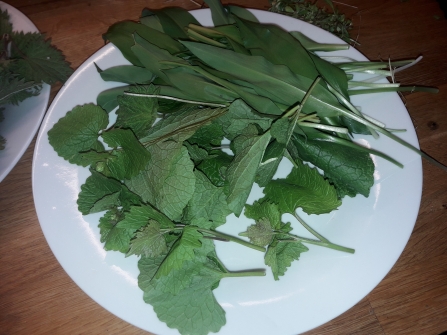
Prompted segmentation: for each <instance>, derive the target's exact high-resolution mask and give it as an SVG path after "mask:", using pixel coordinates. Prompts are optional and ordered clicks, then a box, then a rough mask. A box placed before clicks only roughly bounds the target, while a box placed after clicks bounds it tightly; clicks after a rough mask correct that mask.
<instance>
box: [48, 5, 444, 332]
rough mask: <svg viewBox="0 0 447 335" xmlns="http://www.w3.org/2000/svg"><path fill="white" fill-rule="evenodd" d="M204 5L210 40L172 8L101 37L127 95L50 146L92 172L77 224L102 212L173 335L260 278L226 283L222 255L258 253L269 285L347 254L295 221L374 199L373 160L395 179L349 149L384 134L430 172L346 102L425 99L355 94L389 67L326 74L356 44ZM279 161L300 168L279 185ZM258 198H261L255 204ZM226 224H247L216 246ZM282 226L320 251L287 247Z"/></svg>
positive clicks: (107, 100)
mask: <svg viewBox="0 0 447 335" xmlns="http://www.w3.org/2000/svg"><path fill="white" fill-rule="evenodd" d="M207 3H208V4H209V5H210V8H211V14H212V18H213V21H214V25H215V27H213V28H210V27H204V26H201V25H200V24H199V22H198V21H197V20H196V19H195V18H194V17H193V16H192V15H191V14H190V13H189V12H187V11H185V10H182V9H179V8H165V9H163V10H158V11H151V10H147V9H145V10H143V13H142V16H141V19H140V22H138V23H137V22H133V21H122V22H119V23H116V24H114V25H112V26H111V27H110V28H109V29H108V31H107V32H106V33H105V34H104V36H103V37H104V39H105V40H106V41H110V42H111V43H113V44H114V45H115V46H116V47H117V48H118V49H119V50H120V52H121V53H122V54H123V55H124V57H125V58H126V59H127V60H128V61H129V62H130V64H129V65H122V66H115V67H111V68H108V69H101V67H100V66H99V65H98V64H96V68H97V70H98V73H99V75H100V76H101V77H102V79H103V80H105V81H113V82H120V83H123V84H124V86H119V87H116V88H112V89H109V90H106V91H103V92H101V93H100V94H99V95H98V97H97V103H96V104H85V105H82V106H77V107H75V108H74V109H73V110H71V111H69V112H68V113H67V114H66V115H65V116H64V117H63V118H61V119H60V120H59V121H58V122H57V123H56V124H55V125H54V126H53V128H52V129H51V130H50V131H49V132H48V138H49V142H50V144H51V145H52V146H53V148H54V149H55V151H56V152H57V154H58V155H59V156H61V157H63V158H64V159H66V160H67V161H69V162H70V163H72V164H77V165H79V166H83V167H89V169H90V173H91V174H90V176H89V177H88V178H87V180H86V181H85V183H84V184H83V185H82V186H81V192H80V194H79V197H78V200H77V205H78V209H79V211H80V212H81V213H82V214H83V215H88V214H92V213H99V212H102V213H103V216H102V217H101V219H100V222H99V228H100V234H101V241H102V242H103V243H104V247H105V249H106V250H115V251H119V252H122V253H123V254H125V255H126V256H130V255H136V256H138V257H139V261H138V266H139V270H140V275H139V277H138V283H139V286H140V288H141V289H142V290H143V292H144V296H143V298H144V300H145V301H146V302H147V303H149V304H151V305H152V306H153V308H154V311H155V313H156V314H157V316H158V317H159V319H160V320H161V321H162V322H165V323H166V324H167V325H168V326H169V327H171V328H176V329H178V330H179V332H180V333H181V334H197V335H204V334H208V333H209V332H218V331H219V329H220V328H221V327H222V326H223V325H224V324H225V322H226V321H225V312H224V310H223V309H222V307H221V306H220V305H219V303H218V302H217V301H216V299H215V298H214V295H213V290H214V289H215V288H217V287H218V285H219V282H220V280H222V279H224V278H230V277H231V278H234V277H241V276H263V275H264V274H265V273H264V271H242V272H231V271H229V270H228V269H227V268H226V267H225V265H224V264H223V263H222V262H221V260H219V258H218V256H217V254H216V251H215V246H214V243H213V241H227V242H231V243H238V244H240V245H242V246H245V247H248V248H252V249H254V250H258V251H260V252H263V253H264V260H265V264H266V265H267V266H269V267H270V269H271V271H272V274H273V278H274V279H276V280H278V279H279V278H280V277H281V276H283V275H285V274H286V272H287V269H288V268H289V267H290V266H291V265H292V263H293V262H294V261H296V260H298V259H299V258H300V255H301V254H302V253H303V252H307V251H308V247H307V246H306V245H309V244H313V245H318V246H322V247H327V248H331V249H334V250H338V251H342V252H347V253H354V250H353V249H351V248H348V247H344V246H340V245H338V244H335V243H333V242H331V241H329V240H328V239H327V238H325V237H324V236H322V235H321V234H319V233H318V232H317V231H315V230H314V229H313V228H311V227H310V226H309V225H308V224H307V223H306V222H304V221H303V220H302V219H301V218H300V217H299V216H298V215H297V209H298V208H301V209H302V210H303V211H304V212H305V213H307V214H323V213H329V212H331V211H333V210H335V209H337V208H338V207H339V206H340V205H341V204H342V200H343V198H344V197H346V196H349V197H354V196H357V195H363V196H365V197H367V196H369V192H370V189H371V187H372V186H373V184H374V177H373V173H374V164H373V161H372V159H371V156H370V155H371V154H374V155H378V156H380V157H383V158H385V159H387V160H389V161H390V162H392V163H393V164H396V165H398V166H399V167H402V165H401V164H400V163H399V162H396V161H395V160H394V159H393V158H391V157H388V156H386V155H384V154H382V153H380V152H377V151H374V150H372V149H370V148H366V147H363V146H360V145H357V144H356V143H355V142H353V141H352V136H351V135H352V134H354V133H356V134H358V133H361V134H368V135H374V136H376V137H377V135H378V133H381V134H384V135H386V136H389V137H391V138H392V139H394V140H396V141H397V142H398V143H401V144H403V145H404V146H406V147H407V148H409V149H411V150H414V151H416V152H417V153H419V154H421V155H423V156H424V157H426V158H427V159H430V160H431V161H432V162H434V160H433V159H432V158H430V157H428V156H426V155H425V154H424V153H422V152H420V151H419V150H418V149H417V148H415V147H413V146H411V145H410V144H408V143H406V142H404V141H402V140H401V139H400V138H399V137H397V136H396V135H394V134H393V133H392V132H390V131H389V130H388V129H386V128H385V127H384V125H382V124H381V123H380V122H378V121H376V120H374V119H371V118H370V117H366V116H364V115H363V114H362V113H361V112H360V111H359V110H358V109H356V108H355V107H354V106H353V105H352V104H351V103H350V96H351V95H353V94H361V93H371V92H376V91H377V92H382V91H390V90H392V91H398V90H407V89H408V90H413V91H414V90H426V88H418V87H411V88H406V87H400V86H399V85H396V84H388V85H387V84H375V83H371V82H356V81H352V80H350V79H352V73H353V72H356V71H359V72H365V71H367V72H368V73H376V74H377V75H379V76H384V75H385V76H386V75H389V69H388V66H389V63H382V62H352V61H350V62H346V63H338V64H331V63H329V62H327V61H325V60H323V59H322V58H320V57H318V56H317V55H316V54H315V51H321V50H325V51H330V50H339V49H344V48H347V47H348V46H347V45H333V44H330V45H327V44H318V43H315V42H314V41H312V40H311V39H309V38H308V37H306V36H304V35H303V34H300V33H299V32H290V33H289V32H286V31H284V30H282V29H280V28H279V27H277V26H275V25H267V24H261V23H259V22H258V21H257V20H256V18H255V17H254V16H253V15H252V14H251V12H249V11H247V10H245V9H243V8H240V7H236V6H227V7H223V5H222V4H221V3H220V2H218V1H215V0H213V1H212V0H208V1H207ZM407 63H411V61H402V62H397V63H393V66H394V65H395V66H399V65H402V64H407ZM429 91H433V90H430V89H429ZM434 91H435V90H434ZM282 161H288V162H289V163H290V165H292V166H293V167H292V168H291V172H290V173H289V174H288V175H287V176H282V177H281V176H280V177H279V178H276V177H275V174H276V172H277V171H278V166H279V164H280V163H281V162H282ZM308 163H311V164H308ZM435 163H436V162H435ZM437 164H438V165H439V163H437ZM311 165H313V166H315V167H312V166H311ZM317 168H319V169H320V170H321V171H322V172H320V171H319V170H317ZM254 184H257V185H259V186H260V187H262V188H263V195H262V197H261V198H259V199H257V200H256V201H254V202H253V203H251V204H247V199H248V197H249V195H250V193H251V191H252V188H253V186H254ZM231 214H232V215H235V216H236V217H240V216H242V215H244V216H245V217H247V218H249V219H251V220H252V225H250V226H249V227H247V228H246V231H244V232H241V233H240V236H242V237H245V239H242V238H240V237H236V236H230V235H228V234H224V233H222V232H220V231H218V228H219V227H221V226H222V225H224V224H225V222H226V220H227V217H228V216H229V215H231ZM283 214H291V215H293V216H294V217H295V218H296V219H297V220H298V222H299V223H301V225H302V226H303V227H305V228H306V229H307V230H308V231H309V232H310V233H311V234H312V235H313V236H314V238H307V237H302V236H297V235H295V234H293V233H292V229H293V228H292V225H291V223H290V222H284V221H283V219H282V218H283V216H284V215H283ZM241 230H243V228H241Z"/></svg>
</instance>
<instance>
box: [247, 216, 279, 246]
mask: <svg viewBox="0 0 447 335" xmlns="http://www.w3.org/2000/svg"><path fill="white" fill-rule="evenodd" d="M239 235H240V236H245V237H248V238H249V239H250V242H251V243H253V244H256V245H259V246H261V247H264V246H266V245H269V244H270V243H271V242H272V239H273V237H274V236H275V232H274V231H273V230H272V225H271V223H270V220H269V219H267V218H261V219H259V220H256V224H254V225H251V226H249V227H248V228H247V231H245V232H243V233H240V234H239Z"/></svg>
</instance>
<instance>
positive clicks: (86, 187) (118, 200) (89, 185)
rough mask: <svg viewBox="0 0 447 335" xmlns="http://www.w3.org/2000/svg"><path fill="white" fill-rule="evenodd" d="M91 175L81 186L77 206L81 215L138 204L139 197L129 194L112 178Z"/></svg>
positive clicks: (126, 207)
mask: <svg viewBox="0 0 447 335" xmlns="http://www.w3.org/2000/svg"><path fill="white" fill-rule="evenodd" d="M91 172H92V174H91V176H89V177H88V178H87V180H86V181H85V183H84V184H83V185H82V186H81V192H80V193H79V196H78V200H77V204H78V209H79V211H80V212H81V213H82V214H83V215H87V214H91V213H97V212H101V211H103V210H106V209H111V208H115V207H118V206H123V208H124V209H128V208H129V207H130V206H131V205H136V204H139V202H140V197H139V196H137V195H136V194H134V193H132V192H130V191H129V190H128V189H127V187H126V186H125V185H123V184H121V183H120V182H119V181H117V180H116V179H113V178H108V177H106V176H104V175H102V174H101V173H98V172H96V171H91Z"/></svg>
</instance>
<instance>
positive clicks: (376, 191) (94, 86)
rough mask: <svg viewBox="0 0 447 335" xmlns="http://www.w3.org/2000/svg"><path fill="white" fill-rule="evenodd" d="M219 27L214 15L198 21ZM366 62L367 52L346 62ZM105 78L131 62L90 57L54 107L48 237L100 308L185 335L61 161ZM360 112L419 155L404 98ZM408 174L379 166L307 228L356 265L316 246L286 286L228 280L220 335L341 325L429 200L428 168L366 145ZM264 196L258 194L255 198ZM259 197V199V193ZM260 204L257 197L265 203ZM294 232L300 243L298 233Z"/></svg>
mask: <svg viewBox="0 0 447 335" xmlns="http://www.w3.org/2000/svg"><path fill="white" fill-rule="evenodd" d="M253 13H254V14H255V15H256V16H257V17H258V18H259V19H260V20H261V21H263V22H273V23H277V24H278V25H280V26H282V27H284V28H285V29H294V30H301V31H303V32H304V33H306V34H307V35H308V36H310V37H312V38H313V39H315V40H317V41H321V42H322V41H327V42H340V40H339V39H338V38H336V37H334V36H333V35H331V34H329V33H327V32H325V31H323V30H321V29H319V28H316V27H314V26H311V25H309V24H306V23H304V22H301V21H297V20H295V19H292V18H288V17H285V16H280V15H277V14H273V13H269V12H264V11H258V10H255V11H253ZM193 14H194V16H196V17H197V18H198V19H199V21H201V22H202V23H203V24H204V25H211V19H210V15H209V11H208V10H199V11H194V12H193ZM339 53H340V54H344V55H348V56H350V57H352V58H355V59H358V60H365V59H366V58H365V57H364V56H362V55H361V54H360V53H359V52H357V51H355V50H349V51H344V52H339ZM94 62H95V63H97V64H98V65H99V66H100V67H101V68H108V67H110V66H113V65H118V64H124V63H126V61H125V60H124V59H123V57H122V56H121V54H120V53H119V52H118V51H117V50H116V49H115V47H113V46H112V45H107V46H105V47H104V48H102V49H101V50H99V51H98V52H97V53H95V54H94V55H93V56H92V57H90V58H89V59H88V60H87V61H86V62H85V63H84V64H83V65H82V66H81V67H80V68H79V69H78V70H77V71H76V72H75V74H74V75H73V76H72V77H71V78H70V79H69V80H68V82H67V83H66V84H65V86H64V88H63V89H62V90H61V91H60V92H59V94H58V95H57V97H56V98H55V100H54V102H53V103H52V105H51V107H50V109H49V111H48V115H47V116H46V118H45V120H44V122H43V124H42V128H41V130H40V133H39V137H38V142H37V145H36V149H35V155H34V164H33V191H34V201H35V205H36V209H37V214H38V217H39V221H40V224H41V226H42V230H43V232H44V234H45V237H46V239H47V241H48V243H49V245H50V247H51V249H52V250H53V252H54V254H55V255H56V257H57V259H58V261H59V262H60V263H61V265H62V266H63V268H64V269H65V270H66V271H67V273H68V274H69V275H70V277H71V278H72V279H73V280H74V281H75V282H76V283H77V284H78V285H79V286H80V287H81V288H82V289H83V290H84V291H85V292H86V293H87V294H88V295H89V296H90V297H91V298H92V299H94V300H95V301H97V302H98V303H99V304H100V305H102V306H103V307H104V308H106V309H108V310H109V311H110V312H112V313H114V314H115V315H117V316H118V317H120V318H122V319H124V320H126V321H127V322H129V323H131V324H134V325H135V326H138V327H140V328H142V329H145V330H148V331H151V332H154V333H156V334H178V333H177V331H176V330H172V329H169V328H168V327H167V326H166V325H165V324H164V323H162V322H159V321H158V319H157V316H156V315H155V314H154V312H153V310H152V307H151V306H150V305H147V304H145V303H144V302H143V299H142V296H143V293H142V292H141V291H140V289H139V288H138V286H137V276H138V269H137V257H134V256H133V257H129V258H125V257H124V255H122V254H120V253H118V252H105V251H104V250H103V246H102V244H101V243H100V241H99V238H100V237H99V229H98V228H97V225H98V220H99V217H100V216H101V215H88V216H85V217H84V216H82V215H81V214H80V213H79V212H78V210H77V207H76V199H77V196H78V193H79V191H80V186H81V185H82V183H83V182H84V181H85V179H86V178H87V176H88V175H89V172H88V170H87V169H84V168H79V167H77V166H74V165H71V164H69V163H67V162H66V161H64V160H63V159H61V158H60V157H58V156H57V155H56V153H55V152H54V150H53V149H52V147H51V146H50V145H49V143H48V139H47V132H48V130H49V129H51V128H52V126H53V125H54V123H55V122H57V120H58V119H59V118H61V117H63V116H64V115H65V114H66V113H67V111H69V110H71V109H72V108H73V107H74V106H76V105H78V104H84V103H88V102H95V101H96V96H97V94H98V93H99V92H101V91H102V90H104V89H107V88H110V87H112V86H115V85H116V83H105V82H103V81H102V80H101V78H100V76H99V75H98V74H97V72H96V69H95V67H94V65H93V63H94ZM354 103H355V104H356V105H360V106H362V108H363V111H364V112H365V113H366V114H368V115H370V116H373V117H377V118H378V119H380V120H385V122H386V124H387V126H388V127H391V128H406V129H408V131H407V132H406V133H404V134H403V135H402V137H403V138H404V139H405V140H407V141H409V142H410V143H412V144H414V145H416V146H417V145H418V142H417V138H416V134H415V132H414V128H413V126H412V123H411V120H410V117H409V115H408V113H407V111H406V109H405V107H404V105H403V104H402V102H401V100H400V98H399V97H398V95H397V94H394V93H393V94H391V93H389V94H388V93H387V94H380V95H379V96H369V97H363V98H360V97H356V98H355V99H354ZM359 140H360V141H362V143H364V144H365V145H371V146H372V147H374V148H376V149H379V150H382V151H383V152H386V153H388V154H390V155H391V156H393V157H394V158H396V159H397V160H398V161H400V162H401V163H403V164H405V168H404V169H399V168H397V167H395V166H394V165H392V164H391V163H389V162H387V161H384V160H383V159H380V158H376V157H374V158H373V159H374V162H375V165H376V172H375V185H374V187H373V188H372V189H371V194H370V196H369V198H364V197H362V196H358V197H356V198H354V199H352V198H348V199H345V200H344V203H343V205H342V206H341V208H340V209H339V210H337V211H335V212H333V213H331V214H328V215H321V216H311V217H307V216H304V218H305V219H306V220H307V221H308V222H309V223H310V224H311V225H312V226H313V227H314V228H315V229H316V230H317V231H319V232H320V233H321V234H322V235H323V236H325V237H326V238H328V239H329V240H331V241H332V242H334V243H337V244H340V245H343V246H347V247H351V248H355V249H356V253H355V254H354V255H351V254H346V253H342V252H337V251H334V250H329V249H325V248H320V247H316V246H310V247H309V248H310V249H311V250H310V251H309V252H307V253H304V254H303V255H302V256H301V259H300V261H299V262H295V263H294V264H293V266H292V267H291V268H289V270H288V272H287V273H286V275H285V276H284V277H282V278H281V280H280V281H274V280H273V277H272V275H271V273H270V271H269V270H267V273H268V274H267V276H266V277H256V278H238V279H234V278H231V279H224V280H222V281H221V283H220V286H219V287H218V288H217V289H216V290H215V291H214V292H215V295H216V298H217V300H218V302H219V303H220V304H221V305H222V307H223V308H224V309H225V311H226V317H227V324H226V325H225V326H224V327H223V328H222V329H221V331H220V332H219V334H231V335H236V334H258V335H271V334H278V335H281V334H297V333H301V332H304V331H307V330H309V329H312V328H314V327H317V326H319V325H322V324H324V323H325V322H327V321H329V320H331V319H333V318H335V317H337V316H338V315H340V314H341V313H343V312H345V311H346V310H348V309H349V308H350V307H352V306H353V305H355V304H356V303H357V302H358V301H359V300H361V299H362V298H363V297H365V296H366V295H367V294H368V293H369V292H370V291H371V290H372V289H373V288H374V287H375V286H376V285H377V284H378V283H379V282H380V281H381V280H382V279H383V277H384V276H385V275H386V274H387V273H388V271H389V270H390V269H391V267H392V266H393V265H394V263H395V262H396V260H397V259H398V257H399V256H400V254H401V252H402V250H403V249H404V247H405V245H406V243H407V241H408V238H409V237H410V234H411V232H412V229H413V226H414V223H415V220H416V216H417V213H418V208H419V203H420V199H421V188H422V164H421V159H420V158H419V157H418V156H417V155H416V154H414V153H412V152H410V151H409V150H407V149H405V148H402V147H401V146H399V145H397V144H395V143H394V142H393V141H390V140H388V139H387V138H381V139H380V140H378V141H377V140H374V139H372V138H371V137H366V138H364V139H359ZM254 192H256V190H255V191H254ZM258 192H259V190H258ZM258 195H259V194H258ZM250 223H251V222H249V221H248V220H246V219H245V220H244V219H240V220H236V219H235V218H234V217H232V216H230V217H229V219H228V223H227V224H226V225H225V226H224V228H223V229H222V230H223V231H225V232H228V233H231V234H234V235H236V234H238V233H239V232H241V231H244V230H245V228H246V226H247V225H248V224H250ZM295 227H296V229H295V232H297V233H300V232H301V230H300V229H299V226H298V224H295ZM216 244H217V252H218V254H219V256H220V257H221V259H222V261H223V263H224V264H226V266H227V267H228V268H229V269H230V270H240V269H253V268H265V265H264V264H263V255H262V254H261V253H259V252H257V251H252V250H247V248H245V247H240V246H239V245H234V244H233V245H229V243H222V242H216Z"/></svg>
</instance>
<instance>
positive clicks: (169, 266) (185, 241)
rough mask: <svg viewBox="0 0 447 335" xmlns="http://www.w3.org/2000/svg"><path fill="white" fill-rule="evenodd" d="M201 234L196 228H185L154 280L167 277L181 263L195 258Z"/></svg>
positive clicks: (179, 266) (180, 265) (200, 243)
mask: <svg viewBox="0 0 447 335" xmlns="http://www.w3.org/2000/svg"><path fill="white" fill-rule="evenodd" d="M201 239H202V234H201V233H199V232H198V231H197V228H196V227H193V226H185V227H184V228H183V231H182V235H181V236H180V238H179V239H178V240H177V241H176V242H175V243H174V245H173V246H172V248H171V250H170V251H169V253H168V255H167V256H166V258H165V259H164V260H163V263H161V264H160V267H159V268H158V271H157V274H156V278H160V277H162V276H167V275H168V274H169V272H171V271H172V270H177V269H179V268H181V267H182V264H183V262H185V261H188V260H192V259H193V258H194V257H195V254H194V250H195V249H197V248H200V247H201V245H202V242H201V241H200V240H201Z"/></svg>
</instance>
